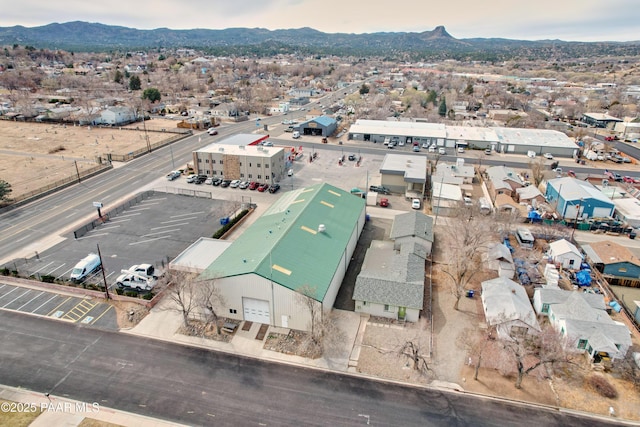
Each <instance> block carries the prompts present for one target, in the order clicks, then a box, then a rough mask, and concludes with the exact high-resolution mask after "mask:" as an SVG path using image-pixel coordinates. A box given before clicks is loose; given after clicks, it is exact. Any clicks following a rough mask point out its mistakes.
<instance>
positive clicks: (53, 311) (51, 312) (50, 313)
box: [47, 297, 73, 317]
mask: <svg viewBox="0 0 640 427" xmlns="http://www.w3.org/2000/svg"><path fill="white" fill-rule="evenodd" d="M71 298H73V297H67V299H66V300H64V301H62V302H61V303H60V304H59V305H58V306H57V307H56V308H54V309H53V310H51V311H50V312H49V314H47V316H51V315H52V314H53V313H55V312H56V311H57V310H58V309H59V308H60V307H62V305H63V304H64V303H66V302H67V301H69V300H70V299H71ZM63 313H64V312H63ZM56 317H60V316H56Z"/></svg>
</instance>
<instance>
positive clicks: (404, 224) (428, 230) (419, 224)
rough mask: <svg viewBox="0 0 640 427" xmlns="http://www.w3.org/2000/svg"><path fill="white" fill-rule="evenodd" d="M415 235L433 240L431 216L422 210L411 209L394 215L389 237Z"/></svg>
mask: <svg viewBox="0 0 640 427" xmlns="http://www.w3.org/2000/svg"><path fill="white" fill-rule="evenodd" d="M407 236H415V237H420V238H422V239H425V240H428V241H429V242H433V218H431V217H430V216H429V215H425V214H423V213H422V212H418V211H411V212H407V213H403V214H399V215H396V216H395V218H394V220H393V224H392V226H391V233H390V235H389V237H390V238H391V239H397V238H399V237H407Z"/></svg>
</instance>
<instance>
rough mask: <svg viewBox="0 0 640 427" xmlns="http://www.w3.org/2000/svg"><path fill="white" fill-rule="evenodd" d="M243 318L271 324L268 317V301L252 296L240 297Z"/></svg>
mask: <svg viewBox="0 0 640 427" xmlns="http://www.w3.org/2000/svg"><path fill="white" fill-rule="evenodd" d="M242 307H243V309H244V320H246V321H248V322H256V323H264V324H266V325H270V324H271V318H270V317H269V301H263V300H260V299H253V298H242Z"/></svg>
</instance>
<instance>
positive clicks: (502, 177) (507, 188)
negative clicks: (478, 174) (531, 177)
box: [486, 166, 524, 201]
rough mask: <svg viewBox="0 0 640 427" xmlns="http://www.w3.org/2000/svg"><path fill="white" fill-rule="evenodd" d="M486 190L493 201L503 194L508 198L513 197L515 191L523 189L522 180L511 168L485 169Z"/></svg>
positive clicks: (496, 167)
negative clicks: (486, 178)
mask: <svg viewBox="0 0 640 427" xmlns="http://www.w3.org/2000/svg"><path fill="white" fill-rule="evenodd" d="M486 174H487V177H488V181H489V182H488V185H487V187H488V190H489V194H490V195H491V198H492V199H493V200H494V201H495V200H496V196H498V195H499V194H505V195H507V196H509V197H513V196H514V195H515V192H516V189H518V188H522V187H524V181H523V180H522V178H521V177H520V176H519V175H518V174H517V173H516V172H515V171H514V170H513V169H511V168H508V167H506V166H493V167H490V168H487V171H486Z"/></svg>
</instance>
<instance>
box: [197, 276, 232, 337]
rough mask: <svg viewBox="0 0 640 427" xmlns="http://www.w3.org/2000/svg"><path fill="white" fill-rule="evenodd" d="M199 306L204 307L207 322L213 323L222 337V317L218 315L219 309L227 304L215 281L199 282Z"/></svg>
mask: <svg viewBox="0 0 640 427" xmlns="http://www.w3.org/2000/svg"><path fill="white" fill-rule="evenodd" d="M198 294H199V295H198V305H199V306H200V307H202V308H203V309H204V311H205V313H206V314H207V317H208V318H209V319H207V322H209V321H211V320H212V321H213V322H214V324H215V325H216V332H217V333H218V335H220V333H221V331H220V328H221V327H222V326H221V324H220V320H221V319H220V316H219V315H218V312H219V308H220V307H223V306H224V305H225V304H226V302H225V299H224V295H222V293H221V292H220V290H219V289H218V287H217V286H216V282H215V280H206V281H202V282H199V289H198Z"/></svg>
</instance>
